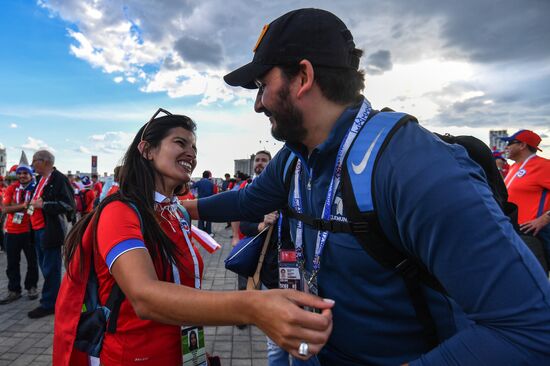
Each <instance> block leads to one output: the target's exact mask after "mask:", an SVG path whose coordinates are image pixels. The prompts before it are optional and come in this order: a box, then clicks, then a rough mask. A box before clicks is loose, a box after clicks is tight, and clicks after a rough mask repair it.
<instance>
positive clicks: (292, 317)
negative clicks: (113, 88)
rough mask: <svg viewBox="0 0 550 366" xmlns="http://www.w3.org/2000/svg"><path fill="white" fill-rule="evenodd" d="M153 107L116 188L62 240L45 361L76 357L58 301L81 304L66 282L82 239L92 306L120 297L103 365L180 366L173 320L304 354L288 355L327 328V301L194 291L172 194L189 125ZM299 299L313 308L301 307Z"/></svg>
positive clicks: (188, 246) (314, 345)
mask: <svg viewBox="0 0 550 366" xmlns="http://www.w3.org/2000/svg"><path fill="white" fill-rule="evenodd" d="M161 111H162V112H164V113H167V112H165V111H164V110H160V109H159V111H158V112H157V113H156V114H155V115H154V116H153V118H152V119H151V120H150V121H149V122H148V123H147V124H145V125H144V126H143V127H142V128H141V129H140V131H139V132H138V134H137V135H136V137H135V138H134V140H133V142H132V144H131V145H130V147H129V149H128V151H127V152H126V155H125V157H124V163H123V165H122V168H121V174H120V182H119V186H120V189H119V191H118V192H116V193H114V194H112V195H110V196H107V197H106V198H105V199H104V200H103V201H102V202H101V203H100V205H99V206H98V207H97V208H96V209H95V210H94V212H93V214H92V215H88V216H87V217H86V218H85V219H83V220H81V221H80V222H79V223H78V224H77V225H76V226H75V227H74V228H73V229H72V230H71V232H70V233H69V236H68V238H67V240H66V244H65V253H66V254H65V260H66V264H67V268H68V270H67V273H68V275H66V276H65V277H64V279H63V283H62V287H61V290H60V295H59V297H58V302H57V304H56V314H57V315H58V317H56V319H55V331H54V350H53V358H54V365H68V364H73V365H74V364H79V363H78V362H76V361H78V360H79V359H80V360H81V359H82V358H81V357H80V358H79V357H78V356H79V355H78V353H79V352H78V351H76V350H75V349H74V348H73V343H74V334H73V333H74V332H75V331H76V325H75V317H76V323H77V322H78V318H79V314H80V309H79V308H78V306H76V308H77V309H76V315H74V313H75V309H74V308H75V306H69V307H67V306H66V305H67V304H68V303H70V304H73V305H74V304H82V302H81V299H80V298H79V297H82V298H83V296H84V295H83V293H84V291H83V290H82V286H80V287H79V286H73V285H75V284H78V283H79V282H78V281H79V278H80V275H81V274H82V272H83V271H82V269H83V268H85V267H86V265H85V264H86V262H87V261H90V259H88V260H87V261H86V260H81V261H79V260H80V258H81V257H83V258H89V257H90V256H88V257H86V256H82V253H83V251H84V250H85V248H86V245H85V244H87V245H88V246H87V247H88V248H90V247H91V248H93V256H92V257H93V264H94V269H95V272H96V274H97V278H98V282H99V297H100V303H101V304H105V302H106V300H107V297H108V295H109V293H110V291H111V288H112V286H113V284H114V283H115V282H116V283H117V284H118V286H119V287H120V288H121V290H122V292H123V293H124V294H125V296H126V298H125V300H124V301H123V302H122V305H121V307H120V314H119V316H118V322H117V328H116V332H115V333H114V334H111V333H106V334H105V338H104V341H103V347H102V349H101V354H100V362H101V364H102V365H104V366H111V365H134V364H136V365H140V366H149V365H165V366H170V365H181V364H182V351H181V347H182V346H181V344H182V342H181V331H180V327H181V325H182V324H188V325H189V324H195V325H231V324H256V325H257V326H258V327H259V328H260V329H262V330H263V331H264V332H265V333H266V334H267V335H268V336H269V337H270V338H272V339H274V340H275V341H276V342H278V343H279V344H280V345H281V346H282V347H283V348H285V349H287V350H288V351H289V352H291V353H292V355H293V356H295V357H298V358H302V359H305V357H303V356H300V355H299V354H298V348H299V346H300V344H301V343H302V342H307V343H308V344H309V350H310V352H311V353H310V355H312V354H316V353H318V352H319V351H320V349H321V347H322V346H323V345H324V343H325V342H326V341H327V339H328V336H329V334H330V331H331V328H332V318H331V317H332V315H331V311H330V308H331V307H332V304H333V303H332V302H331V301H323V299H320V298H318V297H316V296H312V295H308V294H304V293H300V292H296V291H292V290H271V291H247V292H244V291H240V292H236V291H225V292H215V291H203V290H201V289H200V287H201V280H202V273H203V262H202V258H201V256H200V254H199V252H198V250H197V249H196V248H195V246H194V245H193V244H192V242H191V241H190V240H189V238H190V231H189V222H190V221H189V217H188V215H187V213H186V212H185V209H183V208H182V207H181V206H179V204H178V201H177V198H176V196H175V192H180V191H181V188H182V185H184V184H186V183H187V182H189V181H190V179H191V174H192V172H193V169H194V168H195V166H196V163H197V162H196V152H197V149H196V145H195V140H196V137H195V123H194V122H193V121H192V120H191V119H189V118H188V117H186V116H181V115H171V114H169V113H167V115H166V116H163V117H158V118H155V117H156V116H157V115H158V113H159V112H161ZM131 205H134V206H135V208H136V209H137V211H138V212H139V215H138V214H137V212H136V210H135V209H134V208H132V207H131ZM89 244H93V246H91V245H89ZM75 258H76V259H75ZM78 262H80V263H78ZM79 269H80V273H79ZM80 284H82V281H81V282H80ZM84 287H85V282H84ZM71 289H72V290H71ZM79 301H80V302H79ZM304 305H307V306H310V307H315V308H319V309H323V310H322V313H321V314H315V313H311V312H308V311H305V310H303V309H302V308H301V307H300V306H304ZM69 313H70V314H69ZM59 315H60V316H59ZM69 323H70V324H69Z"/></svg>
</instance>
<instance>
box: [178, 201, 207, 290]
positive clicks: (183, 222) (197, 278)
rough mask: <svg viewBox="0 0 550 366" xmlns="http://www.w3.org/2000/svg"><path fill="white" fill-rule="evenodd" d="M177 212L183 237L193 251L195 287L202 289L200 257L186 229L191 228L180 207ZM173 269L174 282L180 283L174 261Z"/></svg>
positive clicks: (190, 250) (191, 251)
mask: <svg viewBox="0 0 550 366" xmlns="http://www.w3.org/2000/svg"><path fill="white" fill-rule="evenodd" d="M175 213H176V217H177V218H178V221H179V223H180V228H181V232H182V233H183V237H184V238H185V242H186V243H187V248H189V252H190V253H191V257H192V258H193V269H194V272H195V288H196V289H200V288H201V272H200V267H199V259H198V258H197V254H196V253H195V248H194V247H193V243H192V242H191V239H190V238H189V234H188V233H187V230H186V228H189V224H188V223H187V221H186V220H185V218H184V217H183V215H180V212H179V209H178V208H176V211H175ZM172 271H173V272H174V282H175V283H180V282H179V280H180V278H179V276H180V275H179V271H178V269H177V267H176V265H175V264H174V263H172ZM176 278H177V279H178V282H176Z"/></svg>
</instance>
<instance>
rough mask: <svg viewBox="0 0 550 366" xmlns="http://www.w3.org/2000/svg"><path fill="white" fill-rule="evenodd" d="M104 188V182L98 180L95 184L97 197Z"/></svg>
mask: <svg viewBox="0 0 550 366" xmlns="http://www.w3.org/2000/svg"><path fill="white" fill-rule="evenodd" d="M102 190H103V184H102V183H101V182H100V181H97V182H96V183H95V184H94V192H95V196H96V197H99V195H100V194H101V191H102Z"/></svg>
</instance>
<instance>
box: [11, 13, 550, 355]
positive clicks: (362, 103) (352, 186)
mask: <svg viewBox="0 0 550 366" xmlns="http://www.w3.org/2000/svg"><path fill="white" fill-rule="evenodd" d="M254 52H255V54H254V59H253V61H252V62H251V63H250V64H247V65H244V66H243V67H241V68H239V69H237V70H235V71H233V72H232V73H230V74H228V75H226V76H225V81H226V82H227V83H228V84H230V85H232V86H239V87H244V88H249V89H250V88H255V87H256V88H258V94H257V98H256V101H255V105H254V109H255V111H256V112H258V113H263V114H265V115H266V116H267V117H268V118H269V119H270V122H271V132H272V135H273V136H274V137H275V138H277V139H279V140H282V141H285V142H286V144H285V147H284V148H283V149H281V150H280V151H279V152H278V153H277V154H276V155H275V156H273V157H272V156H271V154H270V153H269V152H267V151H259V152H258V153H257V154H256V156H255V160H254V172H255V174H254V177H248V176H246V175H245V174H243V173H240V172H239V173H237V174H236V176H235V178H234V180H232V179H231V177H230V175H229V174H226V175H225V180H223V181H222V182H221V186H220V187H218V185H217V184H216V183H215V182H214V180H213V178H212V174H211V172H210V171H204V172H203V174H202V178H201V179H200V180H198V181H196V182H194V183H193V182H191V175H192V173H193V170H194V168H195V167H196V165H197V147H196V142H197V141H196V140H197V137H196V135H195V130H196V126H195V123H194V122H193V121H192V120H191V119H190V118H189V117H187V116H184V115H173V114H171V113H170V112H168V111H166V110H163V109H159V110H158V111H157V112H156V113H155V114H154V115H153V117H152V118H151V119H150V120H149V121H148V122H147V123H145V124H144V125H143V126H142V127H141V129H140V130H139V131H138V132H137V134H136V136H135V137H134V140H133V141H132V143H131V145H130V146H129V147H128V150H127V152H126V154H125V156H124V158H123V163H122V165H121V167H120V168H119V169H118V171H117V172H116V173H115V176H114V178H113V179H112V180H108V181H106V182H105V184H104V185H102V183H101V182H99V181H98V179H97V178H98V177H97V176H91V177H87V176H84V177H76V176H70V177H67V176H65V175H63V174H62V173H60V172H59V171H57V170H56V169H55V167H54V163H55V157H54V156H53V155H52V154H51V153H50V152H48V151H45V150H41V151H37V152H36V153H35V154H34V156H33V161H32V164H31V165H30V166H29V165H26V164H24V163H22V164H20V165H19V166H16V167H14V168H13V169H12V171H10V174H12V175H9V178H10V180H11V181H10V183H9V185H7V186H3V189H2V212H3V214H4V216H5V225H4V233H5V235H4V236H5V238H4V240H3V243H4V246H5V250H6V253H7V257H8V260H7V262H8V268H7V271H6V273H7V275H8V279H9V284H8V293H7V296H6V297H4V298H2V300H1V301H0V303H1V304H7V303H10V302H13V301H16V300H18V299H19V298H20V297H21V296H22V287H21V284H20V282H21V276H20V269H19V265H20V263H19V262H20V253H21V251H23V252H24V253H25V255H26V256H27V263H28V270H27V276H26V278H25V283H24V287H25V289H26V291H27V293H26V294H27V296H28V297H29V298H31V299H35V298H37V297H38V296H39V294H38V289H37V283H38V270H37V267H38V268H40V270H41V272H42V275H43V277H44V285H43V288H42V291H41V298H40V305H39V306H38V307H37V308H36V309H34V310H32V311H30V312H29V313H28V316H29V317H30V318H40V317H44V316H48V315H51V314H54V313H56V314H57V318H56V320H55V323H54V328H55V329H54V345H53V360H54V365H56V366H57V365H80V364H82V365H84V364H86V365H87V364H88V362H90V361H92V360H93V362H95V363H93V364H99V363H101V364H103V365H106V366H111V365H130V364H137V363H139V364H140V365H142V366H152V365H181V364H182V362H184V363H185V362H189V363H186V365H187V364H201V365H205V364H206V362H207V361H206V360H207V357H208V359H209V362H210V363H211V364H214V362H215V358H210V357H209V356H207V355H206V354H205V353H204V352H203V351H204V331H203V328H202V327H203V326H204V325H237V326H241V327H243V326H246V325H247V324H255V325H256V326H258V327H259V328H260V329H261V330H262V331H263V332H264V333H265V334H266V335H267V336H268V358H269V364H270V366H275V365H285V366H288V365H289V364H290V362H292V364H293V365H311V366H317V365H365V364H382V365H395V364H401V365H409V364H410V365H478V364H488V365H492V364H511V365H516V364H518V365H519V364H526V365H538V364H541V365H542V364H548V363H549V362H550V326H549V324H550V304H549V302H548V299H549V298H550V284H549V281H548V272H547V270H548V263H549V262H550V194H549V190H550V160H548V159H545V158H542V157H540V156H538V155H537V152H538V151H539V150H540V146H539V145H540V142H541V138H540V136H539V135H538V134H536V133H535V132H533V131H530V130H520V131H518V132H516V133H514V134H513V135H512V136H510V137H506V138H503V139H504V140H505V141H506V142H507V147H506V151H505V152H496V151H495V152H493V155H491V151H490V149H488V147H487V146H484V145H483V144H482V145H483V146H482V147H481V148H480V147H479V145H476V143H475V141H474V144H473V145H468V143H467V141H469V142H472V141H473V140H472V138H470V137H468V136H466V137H467V139H462V140H459V139H456V141H455V142H449V141H451V140H448V139H449V136H446V137H444V136H436V135H435V134H433V133H431V132H429V131H427V130H425V129H424V128H421V127H420V126H419V124H418V121H417V120H416V119H415V118H414V117H412V116H410V115H408V114H405V113H396V112H393V111H391V110H389V109H382V110H380V111H378V110H375V109H373V107H372V106H371V104H370V102H369V101H368V100H367V99H366V98H365V97H364V96H363V95H362V94H361V92H362V89H363V88H364V74H363V72H362V71H360V70H359V62H360V58H361V56H362V51H361V50H359V49H356V48H355V43H354V41H353V36H352V34H351V32H350V31H349V30H348V29H347V27H346V25H345V24H344V23H343V22H342V21H341V20H340V19H339V18H337V17H336V16H335V15H334V14H332V13H330V12H327V11H324V10H320V9H300V10H295V11H291V12H289V13H287V14H285V15H283V16H281V17H280V18H278V19H276V20H275V21H273V22H272V23H271V24H270V25H269V26H265V27H264V28H263V30H262V33H261V34H260V37H259V39H258V41H257V44H256V47H255V48H254ZM160 113H164V114H165V115H163V116H160V117H159V114H160ZM461 141H462V142H461ZM478 141H479V140H478ZM476 146H477V147H476ZM485 152H486V154H485ZM476 153H478V154H476ZM476 155H479V156H476ZM485 157H487V158H488V161H489V163H488V164H484V163H482V162H483V161H484V159H483V158H485ZM508 160H510V161H513V164H512V165H510V166H509V165H508V162H507V161H508ZM491 172H494V174H495V175H496V178H495V177H493V176H492V175H491ZM218 191H223V192H224V193H221V194H217V193H218ZM192 219H195V220H199V223H198V225H199V226H200V229H202V230H199V231H197V230H196V229H195V228H194V227H193V226H192V225H191V220H192ZM211 222H227V223H228V227H227V228H229V226H231V227H232V233H233V238H232V242H231V244H232V245H237V244H239V240H240V239H244V235H247V236H248V237H252V238H255V237H257V236H259V235H265V241H264V244H263V247H262V250H261V252H260V253H261V254H258V255H257V256H258V258H254V260H255V261H256V262H257V267H256V273H254V276H253V277H252V282H251V277H250V276H248V278H246V277H243V278H240V279H239V289H241V290H244V289H245V287H246V289H247V290H248V291H223V292H216V291H203V290H202V281H203V273H204V263H203V261H202V257H201V254H200V252H199V251H198V249H197V248H196V246H195V244H194V243H193V242H192V240H191V238H192V237H195V238H196V236H197V235H198V236H201V235H202V234H201V233H204V236H202V240H204V241H209V240H210V242H211V241H213V239H212V236H213V233H212V228H211ZM70 225H72V228H70V231H69V232H68V234H67V231H68V228H69V227H70ZM197 233H198V234H197ZM531 239H534V240H535V242H533V241H532V240H531ZM249 243H250V242H249ZM526 244H527V245H526ZM239 245H240V244H239ZM63 246H64V249H63V252H62V251H61V248H62V247H63ZM33 249H34V250H33ZM532 252H534V253H535V256H534V255H533V254H532ZM62 254H63V258H64V260H65V265H66V267H67V273H66V275H65V276H64V277H63V281H61V258H62ZM536 259H538V261H537V260H536ZM253 264H256V263H253ZM262 264H263V265H264V266H263V267H262ZM255 281H259V282H260V283H255ZM245 282H246V283H245ZM245 285H246V286H245ZM256 285H261V286H256ZM251 286H252V287H251ZM258 287H261V289H262V291H253V290H252V289H253V288H258ZM296 290H298V291H296ZM90 300H95V305H94V306H92V305H91V304H92V302H90ZM102 304H105V305H102ZM106 306H108V309H107V311H104V310H105V307H106ZM90 318H91V319H92V320H94V321H92V322H91V323H92V324H98V323H99V325H100V327H97V328H89V325H90V322H88V320H89V319H90ZM101 326H103V327H101ZM106 328H107V331H106ZM90 336H91V338H90ZM200 350H202V351H200ZM182 356H183V357H182ZM97 357H99V360H98V359H97ZM199 357H202V359H199ZM186 360H187V361H186Z"/></svg>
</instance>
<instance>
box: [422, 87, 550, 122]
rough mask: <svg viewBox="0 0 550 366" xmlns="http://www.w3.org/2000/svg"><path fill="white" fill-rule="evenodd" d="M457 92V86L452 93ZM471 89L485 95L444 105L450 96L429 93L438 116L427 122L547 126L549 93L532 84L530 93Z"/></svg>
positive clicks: (549, 120)
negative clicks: (437, 110) (436, 108)
mask: <svg viewBox="0 0 550 366" xmlns="http://www.w3.org/2000/svg"><path fill="white" fill-rule="evenodd" d="M544 82H545V83H549V82H550V76H549V77H547V78H545V79H544V80H543V82H542V83H544ZM450 89H452V87H450ZM459 89H460V87H459V88H456V89H455V90H459ZM463 90H465V91H467V90H466V89H463ZM475 90H477V91H484V93H485V94H484V95H482V96H475V97H471V98H468V99H465V100H461V101H459V102H454V103H448V99H446V97H447V96H452V95H453V94H445V93H444V92H443V91H442V92H441V93H432V94H433V99H432V100H433V101H434V102H435V103H437V104H438V105H439V113H438V114H437V115H436V116H435V117H434V118H433V119H432V120H430V121H429V122H430V123H431V124H434V125H447V126H448V125H454V126H471V127H477V126H487V127H494V126H502V127H504V128H506V127H511V128H517V126H527V127H530V128H532V129H534V130H536V129H537V128H539V129H546V128H548V126H550V103H548V99H549V98H550V91H548V90H546V91H544V90H542V89H540V88H537V87H536V85H533V88H532V90H531V91H530V92H525V90H518V91H513V90H512V91H511V90H508V91H503V92H501V91H498V90H497V91H490V90H487V89H484V88H483V87H481V88H476V89H475ZM471 91H474V89H472V90H471ZM527 127H526V128H527Z"/></svg>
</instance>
